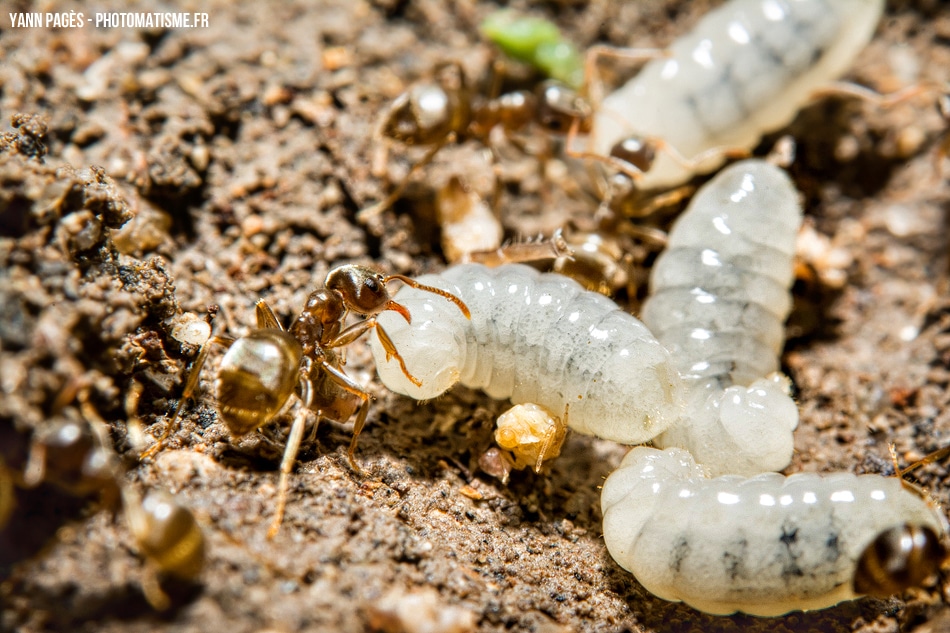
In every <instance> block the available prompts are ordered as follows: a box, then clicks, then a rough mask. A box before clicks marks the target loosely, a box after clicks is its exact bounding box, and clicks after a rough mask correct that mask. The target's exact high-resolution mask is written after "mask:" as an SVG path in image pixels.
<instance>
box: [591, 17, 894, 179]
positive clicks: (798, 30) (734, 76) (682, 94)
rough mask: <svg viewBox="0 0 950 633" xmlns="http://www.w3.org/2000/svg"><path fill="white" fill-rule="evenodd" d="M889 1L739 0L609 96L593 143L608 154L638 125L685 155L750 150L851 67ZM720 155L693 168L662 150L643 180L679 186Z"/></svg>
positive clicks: (703, 22)
mask: <svg viewBox="0 0 950 633" xmlns="http://www.w3.org/2000/svg"><path fill="white" fill-rule="evenodd" d="M883 8H884V0H731V1H730V2H727V3H725V4H724V5H723V6H721V7H719V8H718V9H716V10H713V11H710V12H709V14H708V15H706V16H704V17H703V18H702V20H700V22H699V23H698V24H697V25H696V27H695V29H694V30H693V31H692V32H691V33H688V34H686V35H684V36H682V37H681V38H680V39H678V40H676V41H675V42H674V43H673V44H672V45H671V46H670V47H669V50H668V52H669V56H667V57H663V58H661V59H657V60H654V61H652V62H650V63H648V64H647V65H646V66H644V68H643V69H642V70H641V71H640V72H639V73H638V74H637V76H636V77H634V78H633V79H632V80H630V81H629V82H628V83H627V84H626V85H624V86H623V87H621V88H620V89H619V90H617V91H616V92H614V93H612V94H611V95H609V96H608V97H607V98H606V99H604V101H603V104H602V107H601V108H600V109H599V112H598V115H597V117H596V120H595V123H594V129H593V132H592V139H593V149H594V151H596V152H597V153H600V154H604V155H606V154H607V153H609V151H610V148H611V147H612V146H613V145H614V143H616V142H617V141H618V140H620V139H622V138H626V137H628V136H630V135H631V134H638V135H641V136H646V137H657V138H660V139H662V140H663V141H665V142H667V143H669V144H670V145H672V146H673V147H674V148H675V149H676V150H677V151H678V152H679V153H680V154H681V155H683V156H685V157H687V158H692V157H694V156H696V155H698V154H701V153H702V152H704V151H706V150H709V149H711V148H723V147H728V148H749V149H751V148H753V147H755V145H756V144H757V143H758V141H759V139H760V138H761V136H762V134H764V133H766V132H770V131H772V130H776V129H779V128H781V127H783V126H785V125H787V124H788V123H789V122H791V120H792V119H793V118H794V117H795V114H796V113H797V112H798V110H799V109H801V107H802V106H803V105H805V104H806V103H807V102H808V100H809V98H810V97H811V95H812V93H813V92H814V91H815V89H816V88H819V87H821V86H822V85H823V84H826V83H828V82H829V81H831V80H834V79H837V78H838V77H840V76H841V75H842V74H844V73H845V72H846V71H847V70H848V68H849V67H850V66H851V63H852V61H853V60H854V58H855V57H856V56H857V54H858V53H859V52H860V51H861V49H863V48H864V46H865V45H866V44H867V42H868V41H869V40H870V39H871V36H872V35H873V33H874V28H875V26H876V24H877V22H878V20H879V19H880V16H881V12H882V11H883ZM722 162H723V158H722V156H713V157H709V158H708V160H704V161H702V163H701V164H700V165H699V166H698V169H696V170H695V171H693V170H690V169H688V168H687V167H685V166H683V165H682V164H680V163H677V162H676V161H674V160H673V159H672V158H671V157H670V156H668V155H666V154H665V153H660V154H659V155H658V156H657V160H656V162H655V163H654V165H653V167H652V168H651V169H650V170H649V171H648V172H647V173H646V174H645V175H644V177H643V178H642V180H640V181H639V184H640V186H641V187H642V188H645V189H646V188H652V187H670V186H675V185H678V184H680V183H682V182H685V181H686V180H688V179H689V178H690V177H691V176H692V175H693V174H694V173H704V172H708V171H710V170H712V169H715V168H716V167H718V166H719V165H720V164H721V163H722Z"/></svg>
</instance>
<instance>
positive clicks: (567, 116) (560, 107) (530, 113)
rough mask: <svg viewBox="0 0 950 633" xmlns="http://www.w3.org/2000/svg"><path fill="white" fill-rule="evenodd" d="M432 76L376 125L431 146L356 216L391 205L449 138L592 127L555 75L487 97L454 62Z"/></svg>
mask: <svg viewBox="0 0 950 633" xmlns="http://www.w3.org/2000/svg"><path fill="white" fill-rule="evenodd" d="M436 77H437V79H436V82H435V83H426V84H418V85H416V86H413V87H412V88H410V89H409V90H408V91H406V92H404V93H403V94H401V95H400V96H399V97H397V98H396V100H395V101H393V103H392V105H391V106H390V107H389V109H388V111H387V112H386V115H385V117H384V118H383V121H382V124H381V125H380V128H379V135H380V136H383V137H385V138H387V139H390V140H393V141H397V142H399V143H403V144H404V145H418V146H428V147H429V150H428V151H427V152H426V154H425V155H424V156H423V157H422V158H421V159H420V160H419V161H418V162H416V163H415V164H414V165H412V167H411V168H410V169H409V173H408V174H406V177H405V178H404V179H403V181H402V182H401V183H400V184H399V185H398V186H397V187H396V188H395V189H394V190H393V191H392V193H390V194H389V195H388V196H387V197H386V198H385V199H383V200H382V201H380V202H378V203H376V204H374V205H372V206H369V207H367V208H365V209H363V210H362V211H360V212H359V213H358V214H357V217H358V218H359V219H361V220H364V219H366V218H369V217H371V216H374V215H377V214H379V213H381V212H382V211H385V210H386V209H388V208H389V207H390V206H392V204H393V203H394V202H395V201H396V200H397V199H398V198H399V196H401V195H402V193H403V191H404V190H405V188H406V186H408V184H409V180H410V179H411V178H412V175H413V174H414V173H415V172H416V171H418V170H419V169H420V168H422V167H423V166H425V165H427V164H428V163H429V162H430V161H431V160H432V159H433V157H434V156H435V155H436V154H437V153H438V152H439V150H441V149H442V148H443V147H445V146H446V145H448V144H449V143H454V142H456V141H464V140H467V139H475V140H478V141H480V142H482V143H484V144H486V145H487V144H488V140H489V135H490V134H491V132H492V130H493V129H495V128H500V129H501V130H502V131H503V132H504V133H505V135H506V136H507V137H508V138H512V135H513V134H514V133H516V132H519V131H522V130H524V129H525V128H527V127H528V126H529V125H530V124H532V123H534V124H536V125H538V126H539V127H541V128H542V129H544V130H547V131H548V132H551V133H555V134H566V133H567V132H568V130H570V129H571V128H572V127H574V128H576V130H577V131H579V132H582V133H584V132H587V131H589V129H590V124H591V116H590V115H591V112H590V108H589V107H588V106H587V104H586V102H585V101H584V100H583V99H582V98H581V97H580V96H579V95H578V93H577V92H576V91H575V90H573V89H571V88H569V87H567V86H566V85H564V84H561V83H559V82H557V81H554V80H548V81H545V82H542V83H541V84H539V85H538V87H537V88H536V89H535V90H534V91H533V92H531V91H527V90H517V91H514V92H509V93H505V94H502V95H500V96H498V97H495V98H485V97H482V96H480V95H477V94H476V93H475V92H474V90H473V89H472V88H471V86H470V85H469V83H468V80H467V79H466V77H465V72H464V71H463V70H462V67H461V65H459V64H458V63H457V62H449V63H445V64H442V65H441V66H440V67H439V68H438V70H437V71H436Z"/></svg>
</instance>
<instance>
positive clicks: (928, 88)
mask: <svg viewBox="0 0 950 633" xmlns="http://www.w3.org/2000/svg"><path fill="white" fill-rule="evenodd" d="M943 89H944V87H943V86H941V85H940V84H937V83H934V82H920V83H916V84H913V85H911V86H906V87H904V88H901V89H900V90H898V91H896V92H891V93H888V94H882V93H880V92H878V91H876V90H874V89H872V88H868V87H867V86H862V85H860V84H856V83H852V82H850V81H831V82H828V83H826V84H824V85H823V86H821V87H819V88H816V89H815V90H813V91H812V92H811V93H810V94H809V95H808V96H809V98H810V99H813V100H817V99H822V98H825V97H852V98H854V99H861V100H862V101H867V102H869V103H871V104H873V105H874V106H876V107H878V108H890V107H893V106H895V105H897V104H899V103H903V102H904V101H907V100H908V99H913V98H914V97H917V96H919V95H929V94H933V93H935V92H936V93H939V92H941V91H942V90H943Z"/></svg>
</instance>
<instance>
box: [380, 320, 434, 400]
mask: <svg viewBox="0 0 950 633" xmlns="http://www.w3.org/2000/svg"><path fill="white" fill-rule="evenodd" d="M373 325H374V326H375V328H376V336H378V337H379V342H380V343H382V345H383V349H384V350H385V351H386V362H389V360H390V359H391V358H395V359H396V362H398V363H399V368H400V369H402V373H403V375H405V377H406V378H408V379H409V382H411V383H412V384H414V385H415V386H417V387H421V386H422V381H421V380H419V379H418V378H416V377H415V376H413V375H412V374H410V373H409V369H408V368H407V367H406V361H405V360H403V358H402V355H401V354H400V353H399V352H398V351H396V344H395V343H393V340H392V339H391V338H389V334H387V333H386V330H385V329H383V326H381V325H379V324H378V323H376V322H375V320H374V321H373Z"/></svg>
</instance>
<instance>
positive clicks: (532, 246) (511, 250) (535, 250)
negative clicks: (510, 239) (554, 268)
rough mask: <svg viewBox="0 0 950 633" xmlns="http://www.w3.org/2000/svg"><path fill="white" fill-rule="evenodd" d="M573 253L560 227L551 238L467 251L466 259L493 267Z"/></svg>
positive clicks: (570, 255)
mask: <svg viewBox="0 0 950 633" xmlns="http://www.w3.org/2000/svg"><path fill="white" fill-rule="evenodd" d="M573 255H574V251H573V250H572V249H571V247H570V246H568V244H567V240H565V239H564V236H563V235H562V232H561V229H558V230H557V231H555V232H554V235H552V236H551V239H547V240H540V241H534V242H517V243H513V244H506V245H504V246H502V247H501V248H497V249H495V250H493V251H476V252H474V253H469V255H468V258H467V259H466V261H470V262H476V263H478V264H484V265H485V266H489V267H495V266H501V265H503V264H511V263H515V262H536V261H539V260H545V259H557V258H559V257H572V256H573Z"/></svg>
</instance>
